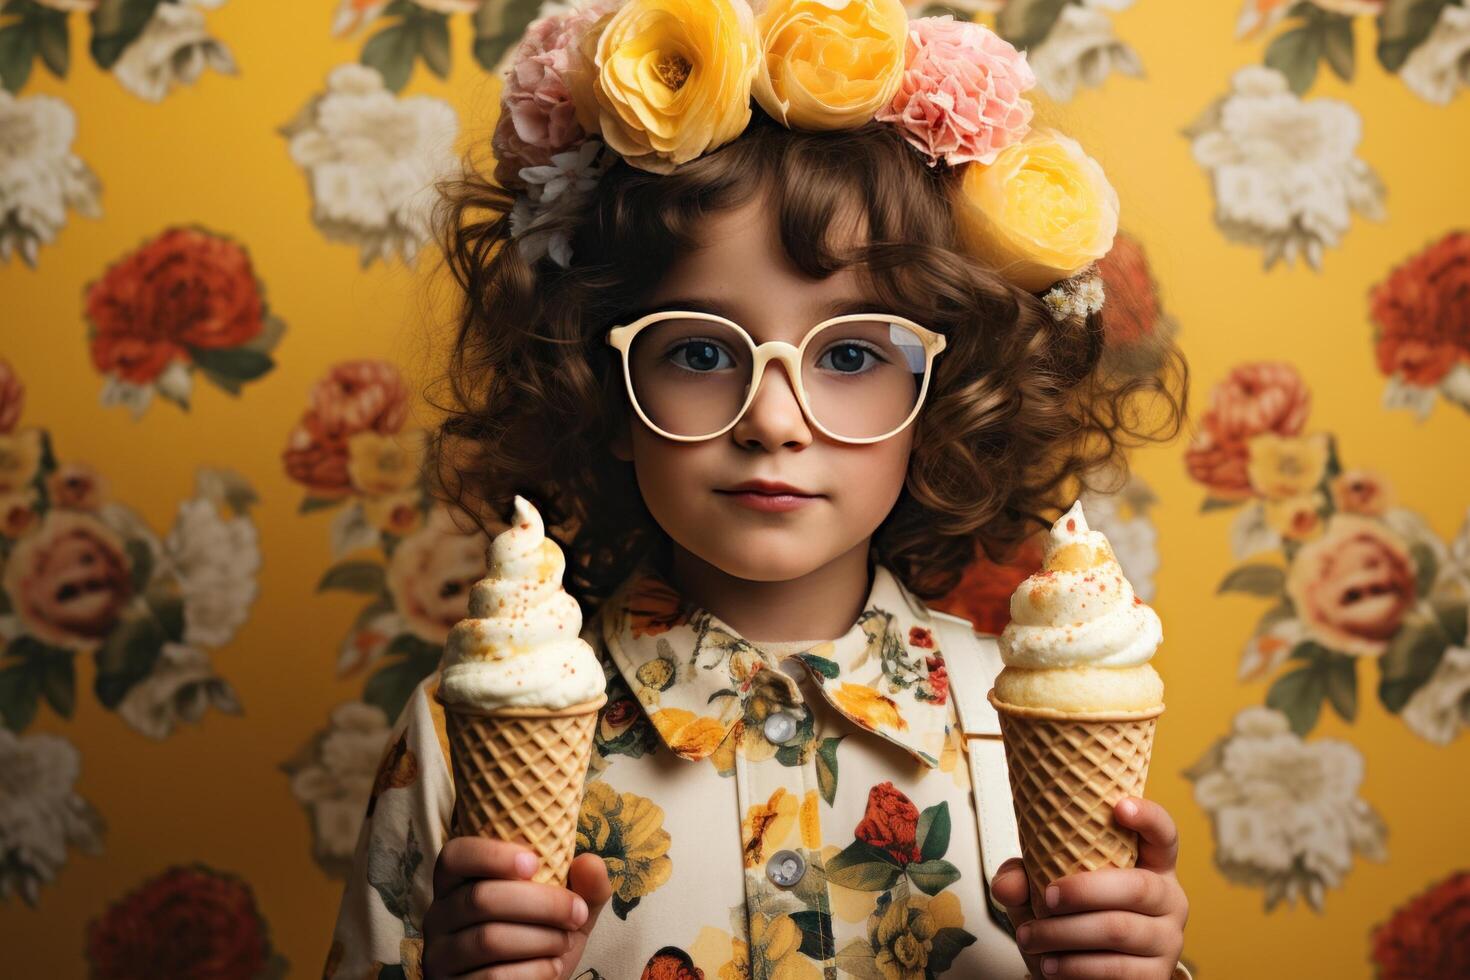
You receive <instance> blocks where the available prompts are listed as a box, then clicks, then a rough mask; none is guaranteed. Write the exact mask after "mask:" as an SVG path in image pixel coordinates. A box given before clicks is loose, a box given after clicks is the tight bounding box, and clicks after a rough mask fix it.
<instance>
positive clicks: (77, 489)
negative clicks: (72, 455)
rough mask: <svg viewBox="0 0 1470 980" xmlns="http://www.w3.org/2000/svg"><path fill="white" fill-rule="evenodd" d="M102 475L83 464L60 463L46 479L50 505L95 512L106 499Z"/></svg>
mask: <svg viewBox="0 0 1470 980" xmlns="http://www.w3.org/2000/svg"><path fill="white" fill-rule="evenodd" d="M105 490H106V484H105V483H104V482H103V479H102V474H100V473H98V472H97V471H96V470H94V469H93V468H92V467H90V466H88V465H86V464H85V463H62V464H61V465H60V466H58V467H57V468H56V471H55V472H54V473H52V474H51V475H50V476H48V477H47V478H46V492H47V493H49V494H50V495H51V503H52V504H53V505H54V506H56V507H61V508H64V509H66V510H96V509H97V508H98V507H101V506H102V501H103V500H105V499H106V493H105Z"/></svg>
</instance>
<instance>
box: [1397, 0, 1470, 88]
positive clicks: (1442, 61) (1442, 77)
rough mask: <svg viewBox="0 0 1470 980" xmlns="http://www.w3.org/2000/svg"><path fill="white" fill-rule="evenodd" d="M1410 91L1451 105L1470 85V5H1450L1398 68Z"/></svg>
mask: <svg viewBox="0 0 1470 980" xmlns="http://www.w3.org/2000/svg"><path fill="white" fill-rule="evenodd" d="M1399 77H1400V78H1402V79H1403V80H1404V84H1405V85H1407V86H1408V87H1409V91H1411V92H1413V93H1414V94H1415V95H1417V96H1419V97H1420V98H1421V99H1424V100H1425V101H1427V102H1433V103H1434V104H1435V105H1448V104H1449V102H1450V100H1451V99H1453V98H1454V97H1455V93H1456V92H1458V91H1459V90H1460V89H1462V88H1465V87H1467V86H1470V7H1457V6H1453V5H1451V6H1447V7H1445V8H1444V10H1443V11H1442V12H1441V13H1440V15H1439V20H1438V21H1436V22H1435V24H1434V30H1432V31H1430V33H1429V37H1428V38H1426V39H1425V41H1424V43H1423V44H1421V45H1419V46H1418V47H1417V48H1415V49H1414V50H1413V52H1412V53H1410V55H1409V57H1408V59H1407V60H1406V61H1405V62H1404V65H1403V67H1402V68H1400V69H1399Z"/></svg>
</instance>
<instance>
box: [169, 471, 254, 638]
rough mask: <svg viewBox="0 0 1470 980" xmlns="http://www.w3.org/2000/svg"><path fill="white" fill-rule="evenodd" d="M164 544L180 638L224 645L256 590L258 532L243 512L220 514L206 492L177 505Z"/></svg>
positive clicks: (232, 633)
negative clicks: (174, 583)
mask: <svg viewBox="0 0 1470 980" xmlns="http://www.w3.org/2000/svg"><path fill="white" fill-rule="evenodd" d="M166 547H167V551H168V555H169V559H170V561H171V562H172V564H173V568H174V571H175V573H176V574H177V575H178V579H179V588H180V591H181V592H182V597H183V600H184V642H185V643H191V644H193V643H197V644H203V645H205V646H215V647H218V646H224V645H225V644H226V643H229V642H230V640H232V639H234V636H235V633H236V632H237V631H238V630H239V629H240V627H241V625H242V624H244V622H245V620H246V618H247V617H248V616H249V615H250V606H251V604H252V603H254V602H255V597H256V594H257V592H258V587H257V585H256V581H255V580H256V576H257V575H258V574H259V573H260V536H259V534H258V533H257V532H256V530H255V524H254V522H252V521H251V520H250V518H249V517H248V516H247V515H245V514H238V513H232V514H231V515H230V516H225V514H223V513H221V511H220V509H219V508H218V507H217V506H215V504H214V501H212V500H210V499H208V498H207V497H196V498H195V499H193V500H186V501H184V502H182V503H180V504H179V512H178V516H177V517H175V518H174V526H173V530H171V531H170V532H169V536H168V540H167V542H166Z"/></svg>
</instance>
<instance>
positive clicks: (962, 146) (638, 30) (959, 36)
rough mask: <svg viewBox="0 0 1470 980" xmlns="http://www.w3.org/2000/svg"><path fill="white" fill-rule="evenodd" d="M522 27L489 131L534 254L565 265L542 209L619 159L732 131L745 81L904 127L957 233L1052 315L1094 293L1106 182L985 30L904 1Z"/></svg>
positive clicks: (684, 157) (638, 162) (616, 6)
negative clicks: (940, 182)
mask: <svg viewBox="0 0 1470 980" xmlns="http://www.w3.org/2000/svg"><path fill="white" fill-rule="evenodd" d="M554 6H555V7H557V8H559V9H557V10H556V11H555V12H551V13H545V11H546V9H547V8H543V13H544V15H543V16H542V17H540V18H539V19H537V20H535V21H533V22H532V23H531V25H530V26H529V27H528V28H527V29H526V33H525V36H524V37H523V38H522V40H521V41H520V43H519V45H518V46H517V48H516V50H515V52H514V54H513V55H512V58H511V64H510V68H509V69H508V70H507V71H506V73H505V85H504V88H503V90H502V94H501V113H500V119H499V121H498V122H497V124H496V128H495V134H494V137H493V139H492V146H493V148H494V152H495V156H496V161H497V164H496V170H495V177H496V179H497V180H498V181H499V182H500V183H501V184H502V186H505V187H506V188H508V189H511V190H514V191H515V192H516V201H515V204H514V205H513V208H512V211H511V234H512V236H513V237H514V238H516V239H517V241H518V246H519V248H521V250H522V252H523V254H524V255H525V256H526V257H527V259H528V260H529V261H536V260H537V259H539V258H540V257H541V256H543V255H550V257H551V259H552V261H554V262H555V263H557V264H558V265H560V266H562V267H563V268H565V267H568V266H570V264H571V247H570V242H569V241H568V238H567V235H566V233H565V232H564V231H561V230H559V228H558V227H557V226H558V225H559V224H560V222H557V221H555V220H551V219H554V218H560V217H564V216H567V215H572V214H576V213H578V212H580V211H581V210H582V208H583V207H584V205H585V203H586V200H587V197H588V195H589V194H590V193H591V191H592V190H593V188H594V187H595V186H596V184H597V180H598V178H599V177H601V175H602V174H603V173H604V172H605V171H606V169H607V168H608V166H610V165H611V164H612V162H613V160H614V155H616V156H618V157H621V158H622V159H623V160H626V161H627V162H628V163H629V164H630V165H631V166H634V167H638V168H640V169H642V170H647V171H650V172H653V173H660V174H667V173H672V172H673V171H674V169H675V168H677V167H678V166H679V165H680V164H683V163H686V162H688V161H690V160H693V159H695V158H696V157H698V156H700V155H702V154H704V153H707V152H709V151H711V150H714V149H716V148H718V147H720V146H722V145H724V144H726V143H729V142H730V141H732V140H734V139H735V138H736V137H738V136H739V135H740V133H741V132H742V131H744V129H745V127H746V126H747V125H748V124H749V122H750V120H751V117H752V108H751V96H752V95H754V97H755V100H756V102H758V103H759V104H760V106H761V108H762V109H763V110H764V111H765V112H766V113H767V114H768V115H770V116H771V117H772V118H774V119H775V120H777V121H778V122H780V123H781V124H782V125H784V126H786V127H787V128H790V129H805V130H823V131H831V130H842V129H854V128H857V127H860V126H863V125H866V124H867V123H868V122H869V121H872V120H876V121H878V122H882V123H887V124H889V125H893V126H896V127H898V129H899V132H901V133H902V134H903V138H904V139H905V140H906V141H907V142H908V143H909V145H911V146H912V147H914V149H915V150H917V151H918V152H919V153H921V154H922V155H923V156H924V159H925V160H926V161H927V162H928V164H929V166H931V167H936V166H939V165H940V164H941V163H942V164H944V165H945V166H948V167H954V168H960V167H963V168H964V171H963V173H962V175H961V178H960V180H959V181H957V183H956V187H957V190H956V193H955V195H954V199H953V201H952V206H953V208H954V214H955V218H956V227H957V229H958V231H959V238H960V241H961V245H962V247H964V248H965V249H966V250H967V251H969V252H971V253H972V254H973V255H975V256H976V257H978V258H980V259H982V260H984V261H985V262H987V263H988V264H989V265H991V266H992V267H993V268H994V269H995V270H996V271H997V272H998V273H999V274H1000V275H1002V276H1004V277H1006V278H1007V279H1009V280H1010V281H1012V282H1014V283H1015V284H1016V285H1018V286H1021V287H1023V288H1025V289H1027V290H1029V291H1031V292H1033V293H1038V294H1040V293H1041V291H1042V290H1049V291H1048V292H1047V293H1046V294H1045V295H1044V296H1043V297H1042V298H1043V301H1044V302H1045V304H1046V306H1047V308H1048V309H1049V310H1050V311H1051V312H1052V314H1053V316H1055V317H1056V318H1057V319H1058V320H1063V319H1066V318H1067V317H1069V316H1085V315H1086V314H1087V313H1090V312H1094V311H1095V310H1097V309H1100V308H1101V306H1102V298H1103V297H1102V280H1101V278H1100V277H1099V276H1098V275H1097V274H1096V270H1095V268H1094V266H1093V263H1095V262H1096V261H1097V260H1098V259H1100V258H1101V257H1102V256H1103V255H1104V254H1106V253H1107V251H1108V249H1109V248H1110V247H1111V246H1112V243H1113V237H1114V235H1115V234H1116V232H1117V228H1118V197H1117V194H1116V193H1115V192H1114V191H1113V188H1112V186H1111V185H1110V184H1109V183H1108V180H1107V177H1106V176H1105V175H1104V174H1103V171H1102V167H1100V166H1099V165H1098V163H1097V162H1096V161H1095V160H1093V159H1092V158H1091V157H1089V156H1088V155H1087V154H1086V153H1085V152H1083V150H1082V148H1081V147H1080V146H1079V145H1078V144H1077V142H1076V141H1075V140H1072V139H1070V138H1068V137H1066V136H1064V135H1062V134H1060V133H1057V132H1054V131H1049V130H1033V129H1032V128H1031V121H1032V115H1033V110H1032V106H1031V103H1030V102H1028V101H1027V100H1026V98H1025V97H1024V94H1023V93H1025V92H1026V90H1028V89H1030V88H1031V87H1032V86H1033V85H1035V84H1036V76H1035V75H1034V74H1033V73H1032V70H1031V66H1030V65H1029V64H1027V62H1026V55H1025V53H1024V52H1019V51H1017V50H1016V49H1015V48H1014V47H1012V46H1011V45H1010V44H1009V43H1008V42H1007V41H1005V40H1003V39H1002V38H1001V37H999V36H998V35H996V34H995V33H994V32H993V31H991V30H990V29H989V28H987V27H985V26H983V25H981V24H976V23H971V22H968V21H957V20H955V19H954V17H953V16H951V15H949V14H945V15H943V16H939V17H921V18H914V19H910V18H909V16H908V13H907V11H906V10H905V8H904V5H903V3H902V0H586V2H583V3H580V4H579V5H577V6H571V7H566V6H564V5H562V4H554Z"/></svg>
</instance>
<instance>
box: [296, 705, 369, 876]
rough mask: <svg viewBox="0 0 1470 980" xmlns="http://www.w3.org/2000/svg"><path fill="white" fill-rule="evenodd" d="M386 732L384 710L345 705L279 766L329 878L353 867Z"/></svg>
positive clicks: (315, 853) (317, 857) (339, 706)
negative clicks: (302, 810)
mask: <svg viewBox="0 0 1470 980" xmlns="http://www.w3.org/2000/svg"><path fill="white" fill-rule="evenodd" d="M388 734H389V725H388V717H387V716H386V715H385V714H383V712H382V710H380V709H379V708H377V707H374V706H373V705H370V704H364V703H362V702H361V701H349V702H346V703H344V704H339V705H338V706H337V707H336V708H334V709H333V710H332V713H331V715H330V716H329V718H328V721H327V727H326V728H324V729H322V730H320V731H318V732H316V733H315V734H314V735H312V737H311V738H310V739H309V740H308V742H307V744H306V745H305V746H304V747H303V748H302V749H301V750H300V751H299V752H298V753H297V754H296V756H295V757H294V758H292V759H290V760H288V761H287V762H285V763H284V764H283V765H282V766H281V768H282V770H283V771H285V772H286V773H287V774H288V775H289V776H290V777H291V795H292V796H294V797H295V798H296V802H298V803H300V804H301V805H302V807H303V808H305V810H306V812H307V814H308V815H309V817H310V818H311V828H312V849H313V854H314V856H315V858H316V861H317V863H318V864H319V865H321V867H322V869H323V870H324V871H326V872H327V873H328V874H331V875H334V876H336V877H343V876H345V875H346V873H347V869H348V868H349V867H350V866H351V864H352V853H353V851H354V850H355V848H356V846H357V835H358V831H359V830H361V829H362V821H363V815H364V813H365V812H366V809H367V805H368V798H369V797H370V796H371V795H372V789H373V783H374V781H375V778H376V775H377V772H378V765H379V762H380V760H381V759H382V756H383V750H384V748H385V747H386V746H387V744H388Z"/></svg>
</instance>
